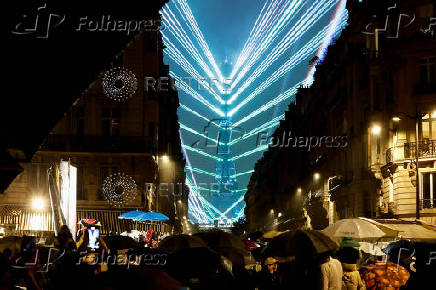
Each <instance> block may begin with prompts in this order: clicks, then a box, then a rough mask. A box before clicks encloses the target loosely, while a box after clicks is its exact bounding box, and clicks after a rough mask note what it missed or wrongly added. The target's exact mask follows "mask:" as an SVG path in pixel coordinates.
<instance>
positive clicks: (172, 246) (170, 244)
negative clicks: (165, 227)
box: [159, 234, 207, 253]
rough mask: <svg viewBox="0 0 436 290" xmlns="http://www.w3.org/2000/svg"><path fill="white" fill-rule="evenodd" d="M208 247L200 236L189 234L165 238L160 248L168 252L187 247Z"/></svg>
mask: <svg viewBox="0 0 436 290" xmlns="http://www.w3.org/2000/svg"><path fill="white" fill-rule="evenodd" d="M201 247H207V246H206V243H205V242H204V241H203V240H202V239H200V238H199V237H195V236H189V235H183V234H181V235H174V236H169V237H166V238H165V239H163V240H162V241H161V242H160V243H159V248H160V249H162V250H163V251H165V252H167V253H175V252H179V251H181V250H185V249H191V248H201Z"/></svg>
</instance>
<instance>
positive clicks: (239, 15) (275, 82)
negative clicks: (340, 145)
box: [163, 0, 346, 222]
mask: <svg viewBox="0 0 436 290" xmlns="http://www.w3.org/2000/svg"><path fill="white" fill-rule="evenodd" d="M183 2H184V1H178V0H177V1H170V2H169V3H168V4H167V6H166V7H165V8H164V10H163V15H165V14H166V17H167V19H163V22H164V23H171V20H169V19H171V12H172V14H173V15H174V16H175V17H176V18H177V19H178V21H179V23H180V26H179V25H177V24H174V26H172V27H171V26H166V27H165V30H164V31H163V34H164V36H166V37H167V39H165V37H164V42H166V46H167V47H168V46H170V44H172V45H173V47H175V48H177V49H178V51H179V53H180V54H181V55H182V56H174V54H173V55H171V54H169V53H168V52H167V53H166V55H165V59H164V60H165V62H166V63H168V64H169V65H170V70H171V71H172V72H173V74H175V75H177V76H178V77H180V78H184V77H188V76H190V74H189V73H188V72H189V71H186V69H184V68H183V67H182V66H181V65H180V64H178V63H177V59H180V57H182V58H185V59H186V61H188V62H189V63H190V64H191V65H192V67H193V68H194V69H195V70H196V71H197V72H198V74H199V75H201V77H206V78H207V73H205V71H204V69H203V68H202V67H201V65H199V63H198V59H196V58H195V57H194V56H193V55H192V54H191V53H190V52H189V49H188V48H189V47H187V45H186V40H187V38H186V37H183V39H180V38H179V37H177V32H179V33H182V30H181V29H182V28H183V30H184V31H185V32H186V35H187V36H188V38H190V39H191V40H192V44H193V45H194V46H195V47H196V49H197V51H198V54H199V55H200V56H201V57H202V58H203V59H204V61H205V63H206V64H207V65H208V67H209V68H210V70H211V71H212V72H215V71H214V69H213V67H212V65H211V64H210V62H209V61H208V58H207V57H206V54H205V53H204V51H203V50H202V49H201V46H200V45H199V42H197V41H196V38H195V36H194V34H193V32H192V30H191V29H190V27H192V24H190V23H189V21H186V19H183V17H181V14H182V13H183V11H184V10H183V9H182V4H183ZM180 3H182V4H180ZM265 3H266V4H265ZM186 4H187V6H189V8H190V10H191V11H192V15H193V17H194V18H195V21H196V23H197V24H198V28H199V30H200V31H201V33H202V35H203V37H204V40H205V42H206V43H207V45H208V47H209V50H210V52H211V54H212V55H213V59H214V60H215V62H216V64H217V66H218V67H219V69H220V71H221V72H222V75H223V77H224V78H226V77H229V76H230V74H231V72H232V69H233V67H234V65H235V63H236V61H237V59H238V57H239V55H240V53H241V51H242V49H243V47H244V44H245V43H246V41H247V39H249V36H250V32H251V31H252V28H253V26H254V25H255V23H256V19H258V16H259V14H260V13H261V11H262V13H263V14H265V13H266V12H267V11H268V9H267V8H268V5H270V4H272V6H270V7H275V8H274V9H276V10H275V13H271V14H270V15H271V18H270V19H271V20H270V21H269V22H266V23H270V25H269V26H268V25H265V26H263V27H264V30H262V31H263V34H261V35H259V36H258V37H257V41H256V42H255V45H254V46H253V50H252V51H251V53H250V54H249V55H248V58H247V60H246V62H245V63H247V61H248V60H249V58H250V57H252V56H253V54H254V53H255V52H256V50H257V49H259V47H262V42H263V43H264V44H265V43H267V42H266V41H265V39H268V37H269V36H271V35H276V36H277V37H276V38H271V39H272V41H270V42H269V45H267V46H265V49H264V50H263V51H262V53H261V54H259V57H258V58H257V60H256V61H254V62H253V63H252V66H251V67H250V69H249V70H247V72H246V73H245V75H244V76H243V77H242V78H241V80H240V81H239V83H238V84H237V85H236V86H235V87H234V89H233V90H232V92H231V93H230V94H219V95H220V96H221V97H222V99H223V100H224V101H227V100H228V99H230V98H231V96H232V95H233V94H234V92H235V91H237V90H238V88H239V87H241V86H242V84H244V82H245V81H246V80H247V79H248V78H249V77H250V76H251V75H252V74H253V72H255V71H256V69H257V68H258V67H260V66H261V64H262V62H264V61H265V59H267V58H268V57H269V58H270V59H271V58H272V59H273V61H271V62H270V63H269V65H268V66H266V69H264V70H262V71H261V73H260V74H258V76H257V77H255V78H253V79H252V81H250V82H249V83H248V85H247V86H246V87H245V89H244V90H243V91H242V92H241V93H240V95H239V96H238V97H237V98H236V99H235V100H234V101H233V102H232V103H231V104H229V105H223V104H220V102H219V101H217V100H216V98H214V96H213V95H212V94H210V93H209V92H208V91H207V90H205V89H201V90H199V89H198V86H197V84H196V83H195V84H194V85H193V86H192V88H193V89H194V90H196V91H197V92H198V93H199V94H200V95H201V96H203V97H204V98H205V99H206V100H207V101H208V102H209V103H210V104H211V105H212V106H215V108H219V109H220V110H221V111H223V112H232V109H234V108H235V107H237V106H238V105H239V104H240V103H241V102H242V101H243V100H244V99H245V98H247V97H248V96H250V94H251V93H252V92H253V91H255V90H256V88H258V87H259V86H261V85H262V84H264V89H262V90H261V91H259V93H258V94H255V96H254V97H253V98H251V100H250V101H249V102H247V103H246V104H245V105H243V106H242V107H241V108H240V109H239V110H237V111H236V112H234V113H233V115H232V117H231V120H232V122H233V124H235V123H238V121H241V120H242V119H243V118H244V117H246V116H248V115H249V114H251V113H253V112H255V111H256V110H257V109H258V108H260V107H261V106H263V105H265V104H267V103H268V102H269V101H271V100H274V99H276V98H277V97H278V96H280V95H281V94H284V93H287V97H286V98H284V99H283V100H281V101H278V102H277V103H276V104H274V105H271V106H269V107H268V108H267V109H265V110H264V111H262V112H261V113H259V114H257V115H256V116H254V117H252V118H250V119H248V120H247V121H245V122H243V124H241V125H240V126H239V131H238V132H235V133H234V137H233V139H236V138H238V137H240V136H241V135H242V134H244V136H246V134H248V133H249V132H250V131H251V130H253V129H255V128H259V126H261V125H265V126H266V127H265V128H263V129H262V128H261V129H259V131H258V132H255V133H256V134H253V135H252V136H251V137H249V138H246V139H244V140H241V141H239V142H238V143H236V144H234V146H232V148H231V150H232V152H233V156H239V155H240V154H243V153H244V152H247V151H251V150H258V151H257V152H255V153H252V154H249V155H247V156H244V157H241V158H239V159H237V160H235V167H236V173H237V174H238V173H246V174H243V175H241V176H238V177H237V186H238V189H239V191H238V192H237V193H235V194H234V196H233V197H232V199H233V202H236V201H237V200H238V199H241V198H242V196H243V194H244V193H245V191H244V189H246V186H247V184H248V182H249V179H250V175H251V174H250V171H251V170H253V168H254V164H255V163H256V161H257V160H258V159H259V158H260V157H261V156H262V154H263V152H264V151H265V149H266V148H263V149H262V148H260V147H259V146H257V140H258V135H259V132H265V133H267V134H269V135H270V134H271V133H272V132H273V131H274V129H275V128H276V127H277V126H278V124H279V121H280V119H282V118H283V114H284V112H285V111H286V109H287V107H288V105H289V103H290V102H291V101H292V99H293V97H292V95H293V94H291V93H290V90H292V87H297V86H298V84H299V82H302V81H306V82H305V84H306V85H310V84H311V78H310V75H311V74H309V77H307V76H308V71H310V69H311V65H310V64H309V60H310V59H312V58H313V57H314V56H315V55H317V56H320V58H321V59H322V52H323V51H325V48H326V47H327V46H328V44H329V43H330V42H331V39H332V38H333V37H335V36H337V35H338V33H339V32H340V30H341V27H343V25H344V24H345V21H344V20H345V19H346V12H343V13H334V12H335V11H336V10H337V9H338V11H345V10H344V9H343V4H345V1H338V0H332V1H328V0H325V1H313V0H310V1H309V0H308V1H303V0H301V1H300V0H295V1H292V0H275V1H272V0H269V1H258V0H255V1H253V0H232V1H230V0H226V1H215V0H192V1H187V3H186ZM264 5H265V7H264ZM274 5H275V6H274ZM292 5H293V6H292ZM313 5H321V6H318V8H316V7H315V6H313ZM185 7H186V6H185ZM263 7H264V9H263ZM291 7H293V8H294V9H293V10H289V11H291V12H289V13H288V14H286V13H285V12H284V11H287V10H286V9H290V8H291ZM319 7H323V8H319ZM339 7H340V9H339ZM262 9H263V10H262ZM271 11H272V10H271ZM181 12H182V13H181ZM307 13H312V14H310V16H309V17H307V15H308V14H307ZM185 14H186V13H185ZM286 15H288V17H287V18H285V16H286ZM304 15H306V18H304V17H303V16H304ZM274 16H277V17H275V18H273V17H274ZM168 17H169V18H168ZM164 18H165V17H164ZM300 19H301V20H300ZM172 21H173V22H174V23H175V20H172ZM280 21H282V22H283V25H282V26H281V27H282V29H281V30H278V32H277V33H276V34H272V32H271V29H272V28H273V27H275V26H276V25H278V23H279V22H280ZM257 23H258V25H259V23H262V22H261V21H259V22H257ZM298 23H300V26H297V24H298ZM329 23H331V25H330V26H329ZM305 25H306V26H305ZM304 27H307V29H305V28H304ZM329 27H331V29H328V28H329ZM323 29H324V31H325V33H324V34H323V35H321V36H322V37H321V38H319V39H318V41H315V42H313V43H309V42H310V40H311V39H312V38H314V37H315V36H316V35H317V34H318V33H320V31H322V30H323ZM195 31H196V30H195ZM292 31H294V32H293V35H295V36H297V35H298V37H295V38H288V40H287V41H283V39H285V36H286V35H289V33H291V32H292ZM301 31H304V33H301ZM173 32H175V33H176V34H173ZM298 33H300V34H298ZM168 42H170V43H168ZM183 42H185V43H183ZM287 43H290V45H288V46H286V47H285V48H284V49H283V50H280V53H278V52H277V50H276V53H273V50H274V48H275V47H277V46H279V44H280V45H281V46H284V45H286V44H287ZM308 43H309V44H308ZM306 48H307V49H306ZM191 51H192V50H191ZM303 52H304V53H303ZM270 54H271V55H270ZM299 55H301V57H297V56H299ZM275 56H278V57H275ZM289 60H293V61H292V62H291V63H290V64H289V65H290V66H289V67H288V68H287V69H284V70H283V69H282V71H283V73H281V74H280V75H279V74H278V72H277V71H278V70H279V68H280V67H281V66H283V65H284V64H285V63H286V62H287V61H289ZM243 67H244V65H242V66H241V68H240V69H239V70H238V71H240V70H241V69H242V68H243ZM311 73H313V70H311ZM237 76H238V73H236V74H235V76H234V77H233V79H232V81H234V80H235V79H236V78H237ZM274 76H277V78H274ZM269 78H273V79H272V81H271V82H269V83H268V85H265V82H266V81H267V80H268V79H269ZM178 90H179V97H180V102H181V105H182V106H181V108H180V109H179V121H180V124H181V133H182V139H183V142H184V144H185V145H187V146H191V145H192V144H193V143H195V142H196V141H197V140H201V142H202V143H201V142H200V143H199V144H203V145H204V144H205V140H206V139H205V138H204V135H206V133H205V132H206V131H207V133H208V134H207V136H209V137H211V138H214V139H216V138H217V130H215V129H216V127H214V126H211V127H213V128H215V129H211V128H207V129H206V130H205V128H204V127H205V126H207V124H208V122H207V120H205V118H206V119H209V120H210V119H214V118H218V117H219V116H218V114H217V113H216V112H213V111H212V110H211V109H209V108H208V107H207V106H206V105H204V104H202V103H201V102H199V101H198V100H195V99H194V98H193V97H192V96H191V95H190V94H188V93H187V92H186V91H184V90H183V89H181V88H180V87H179V88H178ZM186 107H188V108H189V109H186ZM193 111H194V113H193ZM195 113H197V114H195ZM198 114H200V115H201V116H202V117H203V118H201V117H199V116H198ZM272 120H273V121H272ZM240 132H243V133H240ZM198 133H200V134H203V136H200V135H199V134H198ZM208 142H209V143H210V141H208ZM199 147H205V146H201V145H200V146H199ZM196 148H197V147H196ZM187 149H188V148H187ZM197 149H198V148H197ZM260 149H262V150H260ZM200 151H202V152H206V153H208V154H210V155H212V156H217V154H216V148H201V149H200ZM186 153H187V157H188V159H189V161H190V164H191V166H192V167H193V168H196V169H197V170H194V172H192V173H191V171H190V170H189V169H187V170H186V172H187V175H188V177H189V179H190V182H192V183H195V182H196V183H197V186H202V187H207V186H205V185H199V183H206V184H210V183H214V182H215V177H214V176H212V175H211V174H214V173H215V172H216V165H217V163H216V160H214V159H213V158H211V157H205V156H204V155H202V154H200V153H199V152H195V151H192V150H186ZM198 169H200V170H202V171H206V172H208V173H209V174H207V173H205V172H199V170H198ZM194 187H195V185H194ZM200 192H201V195H202V196H203V197H204V198H205V199H206V200H207V201H208V202H210V204H212V206H216V207H219V203H220V199H219V198H218V199H211V198H210V194H209V193H208V192H207V191H205V190H200ZM191 194H192V192H191ZM192 196H194V194H192ZM193 198H195V197H193ZM197 199H198V204H199V206H197V207H194V206H190V219H191V220H193V221H195V222H205V221H206V220H207V219H203V220H201V219H198V218H197V217H198V216H199V212H201V211H203V212H205V213H206V214H207V215H208V217H210V218H211V219H209V221H208V222H211V220H213V219H216V218H217V217H218V216H220V214H219V213H218V214H217V212H216V211H214V210H213V209H212V210H211V209H210V207H211V206H210V204H208V202H205V201H204V199H202V198H197ZM202 200H203V201H202ZM191 202H192V200H191ZM222 202H226V203H228V200H227V201H224V200H223V201H222ZM230 204H231V203H230ZM191 205H192V203H191ZM243 206H244V203H243V201H242V202H240V203H239V204H238V205H237V206H236V207H235V210H234V211H232V212H229V213H228V214H227V215H226V219H233V220H235V219H236V218H239V217H241V214H243V210H242V209H243ZM238 213H239V214H238ZM196 216H197V217H196ZM200 216H201V214H200Z"/></svg>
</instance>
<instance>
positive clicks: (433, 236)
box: [375, 219, 436, 241]
mask: <svg viewBox="0 0 436 290" xmlns="http://www.w3.org/2000/svg"><path fill="white" fill-rule="evenodd" d="M375 221H376V222H379V223H381V224H382V225H383V226H385V227H387V228H390V229H392V230H395V231H398V237H399V238H401V239H407V240H413V241H430V240H434V241H436V230H432V229H430V228H429V227H428V225H423V224H422V222H420V221H406V220H399V219H377V220H375Z"/></svg>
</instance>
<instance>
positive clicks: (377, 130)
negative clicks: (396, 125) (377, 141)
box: [371, 125, 381, 135]
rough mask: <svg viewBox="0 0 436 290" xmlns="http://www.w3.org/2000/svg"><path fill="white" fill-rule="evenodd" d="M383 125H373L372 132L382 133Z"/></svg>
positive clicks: (375, 133)
mask: <svg viewBox="0 0 436 290" xmlns="http://www.w3.org/2000/svg"><path fill="white" fill-rule="evenodd" d="M380 132H381V127H380V126H379V125H373V126H372V128H371V133H372V134H374V135H380Z"/></svg>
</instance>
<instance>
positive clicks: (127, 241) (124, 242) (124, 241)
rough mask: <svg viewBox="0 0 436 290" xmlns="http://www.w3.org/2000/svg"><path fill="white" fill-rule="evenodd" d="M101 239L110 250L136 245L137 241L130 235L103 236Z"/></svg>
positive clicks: (131, 247) (134, 246) (129, 247)
mask: <svg viewBox="0 0 436 290" xmlns="http://www.w3.org/2000/svg"><path fill="white" fill-rule="evenodd" d="M103 240H104V242H105V243H106V245H107V247H108V248H109V249H110V250H111V252H114V251H117V250H125V249H134V248H136V247H138V243H137V242H136V241H135V240H134V239H132V238H131V237H127V236H105V237H103Z"/></svg>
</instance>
